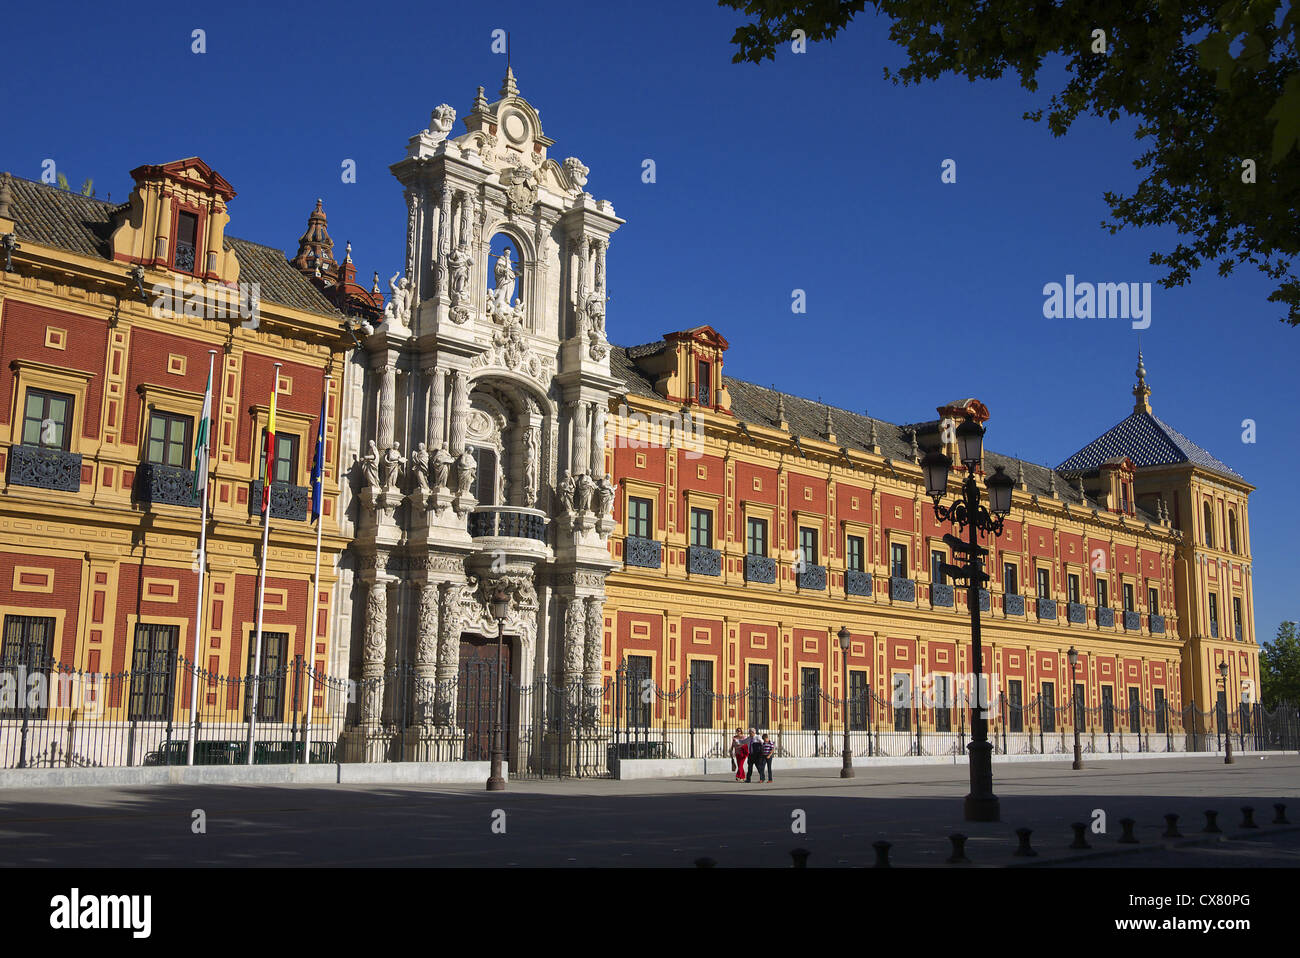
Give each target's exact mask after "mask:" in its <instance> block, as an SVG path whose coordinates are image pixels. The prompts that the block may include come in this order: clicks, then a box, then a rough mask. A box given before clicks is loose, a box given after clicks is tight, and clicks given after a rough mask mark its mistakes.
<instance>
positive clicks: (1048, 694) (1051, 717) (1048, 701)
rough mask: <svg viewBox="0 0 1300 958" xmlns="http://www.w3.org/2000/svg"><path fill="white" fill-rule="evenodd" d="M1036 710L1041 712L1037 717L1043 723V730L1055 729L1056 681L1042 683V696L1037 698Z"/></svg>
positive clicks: (1052, 730)
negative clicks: (1039, 716)
mask: <svg viewBox="0 0 1300 958" xmlns="http://www.w3.org/2000/svg"><path fill="white" fill-rule="evenodd" d="M1038 711H1039V713H1040V714H1041V716H1042V717H1041V718H1040V719H1039V721H1040V722H1042V725H1043V731H1044V732H1055V731H1056V683H1055V682H1044V683H1043V697H1042V698H1041V699H1040V700H1039V703H1038Z"/></svg>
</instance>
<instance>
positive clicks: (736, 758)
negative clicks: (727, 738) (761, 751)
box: [731, 729, 749, 782]
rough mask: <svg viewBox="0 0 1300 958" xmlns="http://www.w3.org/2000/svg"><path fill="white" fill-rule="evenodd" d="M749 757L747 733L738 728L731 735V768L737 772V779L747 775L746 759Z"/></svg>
mask: <svg viewBox="0 0 1300 958" xmlns="http://www.w3.org/2000/svg"><path fill="white" fill-rule="evenodd" d="M747 758H749V745H748V744H746V741H745V733H744V732H743V731H741V730H740V729H736V734H735V735H733V736H732V737H731V768H732V770H733V771H735V773H736V781H738V782H739V781H740V780H741V779H743V778H744V777H745V759H747Z"/></svg>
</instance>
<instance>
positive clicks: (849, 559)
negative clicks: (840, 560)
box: [844, 536, 867, 572]
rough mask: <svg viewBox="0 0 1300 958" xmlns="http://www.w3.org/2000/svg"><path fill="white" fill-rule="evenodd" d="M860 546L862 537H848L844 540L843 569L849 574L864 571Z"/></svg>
mask: <svg viewBox="0 0 1300 958" xmlns="http://www.w3.org/2000/svg"><path fill="white" fill-rule="evenodd" d="M862 545H863V543H862V536H848V537H846V538H845V540H844V567H845V568H846V569H848V570H849V571H851V572H865V571H866V568H867V567H866V560H865V558H864V556H863V551H862Z"/></svg>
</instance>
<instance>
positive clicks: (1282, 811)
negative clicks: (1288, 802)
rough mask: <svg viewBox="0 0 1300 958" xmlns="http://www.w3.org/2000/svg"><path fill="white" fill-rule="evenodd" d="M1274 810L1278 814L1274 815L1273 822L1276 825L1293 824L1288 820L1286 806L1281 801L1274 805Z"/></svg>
mask: <svg viewBox="0 0 1300 958" xmlns="http://www.w3.org/2000/svg"><path fill="white" fill-rule="evenodd" d="M1273 811H1274V812H1275V813H1276V814H1275V815H1274V816H1273V824H1274V825H1290V824H1291V823H1290V822H1288V821H1287V820H1286V806H1285V805H1283V804H1282V803H1281V802H1276V803H1274V805H1273Z"/></svg>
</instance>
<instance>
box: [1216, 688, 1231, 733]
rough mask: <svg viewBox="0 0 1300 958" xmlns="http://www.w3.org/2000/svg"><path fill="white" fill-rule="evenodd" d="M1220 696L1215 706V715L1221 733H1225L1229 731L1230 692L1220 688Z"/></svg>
mask: <svg viewBox="0 0 1300 958" xmlns="http://www.w3.org/2000/svg"><path fill="white" fill-rule="evenodd" d="M1218 696H1219V698H1218V703H1217V704H1216V705H1215V708H1214V716H1215V718H1216V719H1217V720H1218V725H1219V734H1220V735H1225V734H1227V731H1228V694H1227V693H1226V692H1224V691H1223V690H1222V689H1220V690H1219V693H1218Z"/></svg>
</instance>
